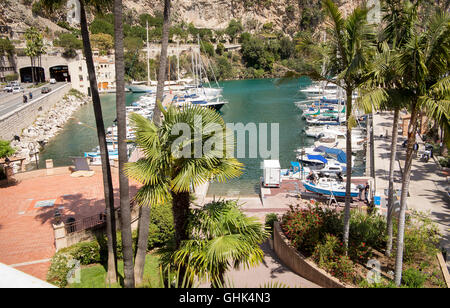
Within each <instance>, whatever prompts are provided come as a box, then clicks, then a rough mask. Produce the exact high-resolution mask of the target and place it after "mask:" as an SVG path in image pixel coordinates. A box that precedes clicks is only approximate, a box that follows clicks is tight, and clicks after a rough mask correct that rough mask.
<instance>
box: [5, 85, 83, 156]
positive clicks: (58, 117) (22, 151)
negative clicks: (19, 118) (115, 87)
mask: <svg viewBox="0 0 450 308" xmlns="http://www.w3.org/2000/svg"><path fill="white" fill-rule="evenodd" d="M88 102H89V99H88V98H87V97H86V96H81V95H76V96H75V95H70V94H68V95H66V96H65V97H64V98H63V99H62V100H61V101H59V102H58V103H56V104H55V105H54V106H53V108H52V109H51V110H50V111H49V112H47V113H46V114H42V115H39V116H38V117H37V118H36V120H35V122H34V123H33V124H32V125H31V126H29V127H28V128H25V129H24V130H23V131H22V134H21V136H20V141H17V140H14V141H12V142H11V145H12V146H13V147H14V148H15V149H16V150H17V152H16V156H20V157H25V164H28V163H29V162H30V161H31V160H32V159H33V160H34V155H35V153H34V148H35V149H36V152H38V153H39V149H40V148H41V147H42V146H44V145H45V144H46V143H48V141H49V140H50V139H51V138H53V137H54V136H56V134H57V133H58V131H59V130H60V129H62V128H63V127H64V124H65V123H66V122H67V120H68V119H69V118H70V117H71V116H72V114H73V113H74V112H75V111H76V110H77V109H78V108H79V107H80V106H81V105H84V104H86V103H88ZM30 148H31V149H30ZM38 153H37V154H38Z"/></svg>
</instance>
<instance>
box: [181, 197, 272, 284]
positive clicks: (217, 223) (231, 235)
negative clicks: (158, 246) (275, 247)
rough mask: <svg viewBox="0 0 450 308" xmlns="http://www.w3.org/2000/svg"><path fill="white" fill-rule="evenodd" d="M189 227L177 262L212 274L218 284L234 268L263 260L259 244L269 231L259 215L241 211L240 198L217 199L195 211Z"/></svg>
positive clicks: (203, 272) (200, 274) (198, 271)
mask: <svg viewBox="0 0 450 308" xmlns="http://www.w3.org/2000/svg"><path fill="white" fill-rule="evenodd" d="M188 230H189V235H190V237H189V240H186V241H183V242H182V244H181V246H180V248H179V249H178V250H177V251H176V252H175V253H174V254H173V261H174V265H175V266H179V265H184V266H186V268H187V271H188V272H193V273H194V274H196V275H199V276H200V277H204V276H208V277H209V280H210V281H211V283H212V285H214V286H218V285H223V283H224V274H225V272H226V271H227V270H229V269H230V268H232V267H238V266H240V265H244V266H246V267H250V266H255V265H257V264H259V263H260V262H261V261H262V260H263V252H262V250H261V248H260V247H259V245H260V244H261V243H262V242H263V241H264V240H265V239H267V237H268V233H267V232H266V231H265V230H264V227H263V225H262V224H261V223H260V222H258V220H257V219H256V218H254V217H248V216H246V215H245V214H244V213H243V212H242V211H241V210H240V208H239V205H238V204H237V201H233V200H227V201H216V202H212V203H209V204H207V205H205V206H203V208H201V209H195V210H193V211H192V215H191V217H190V218H189V223H188Z"/></svg>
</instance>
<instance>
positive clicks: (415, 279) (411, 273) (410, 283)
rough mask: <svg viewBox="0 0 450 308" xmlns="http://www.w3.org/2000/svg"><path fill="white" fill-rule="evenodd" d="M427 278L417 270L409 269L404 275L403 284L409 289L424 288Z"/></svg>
mask: <svg viewBox="0 0 450 308" xmlns="http://www.w3.org/2000/svg"><path fill="white" fill-rule="evenodd" d="M426 280H427V276H426V275H425V274H424V273H422V272H421V271H419V270H417V269H415V268H408V269H407V270H404V271H403V273H402V283H403V284H404V285H405V286H407V287H408V288H423V285H424V283H425V281H426Z"/></svg>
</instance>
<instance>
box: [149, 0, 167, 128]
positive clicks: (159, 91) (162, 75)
mask: <svg viewBox="0 0 450 308" xmlns="http://www.w3.org/2000/svg"><path fill="white" fill-rule="evenodd" d="M170 4H171V0H164V16H163V17H164V21H163V29H162V41H161V55H160V57H159V72H158V85H157V87H156V100H157V101H162V97H163V93H164V82H165V81H166V76H167V75H166V70H167V49H168V46H169V30H170ZM153 121H154V122H155V124H156V125H159V124H160V123H161V110H159V108H155V113H154V115H153Z"/></svg>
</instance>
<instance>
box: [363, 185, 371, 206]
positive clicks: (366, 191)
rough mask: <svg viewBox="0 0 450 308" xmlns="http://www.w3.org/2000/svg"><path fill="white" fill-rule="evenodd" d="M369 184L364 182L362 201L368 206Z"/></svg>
mask: <svg viewBox="0 0 450 308" xmlns="http://www.w3.org/2000/svg"><path fill="white" fill-rule="evenodd" d="M369 189H370V186H369V182H366V186H365V187H364V201H365V202H366V203H367V204H369Z"/></svg>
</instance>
